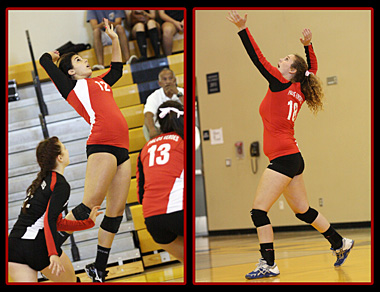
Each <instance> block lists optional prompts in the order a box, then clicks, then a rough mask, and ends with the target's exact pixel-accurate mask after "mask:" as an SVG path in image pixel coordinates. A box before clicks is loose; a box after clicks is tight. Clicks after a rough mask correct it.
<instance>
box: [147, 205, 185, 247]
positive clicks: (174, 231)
mask: <svg viewBox="0 0 380 292" xmlns="http://www.w3.org/2000/svg"><path fill="white" fill-rule="evenodd" d="M145 225H146V228H147V229H148V231H149V233H150V235H151V236H152V237H153V239H154V241H155V242H157V243H161V244H168V243H171V242H172V241H174V240H175V239H176V238H177V236H178V235H181V236H183V210H182V211H177V212H173V213H169V214H162V215H156V216H151V217H148V218H145Z"/></svg>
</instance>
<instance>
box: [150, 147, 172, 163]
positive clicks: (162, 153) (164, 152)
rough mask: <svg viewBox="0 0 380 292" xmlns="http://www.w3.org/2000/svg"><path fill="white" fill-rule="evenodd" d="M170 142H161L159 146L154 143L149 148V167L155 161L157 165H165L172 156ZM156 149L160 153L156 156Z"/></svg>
mask: <svg viewBox="0 0 380 292" xmlns="http://www.w3.org/2000/svg"><path fill="white" fill-rule="evenodd" d="M170 148H171V146H170V144H168V143H166V144H161V145H160V146H159V147H158V148H157V145H153V146H152V147H150V148H149V149H148V153H149V167H151V166H153V165H154V163H156V164H157V165H163V164H165V163H167V162H168V161H169V158H170V153H169V151H170ZM156 150H157V152H159V153H158V156H157V157H156Z"/></svg>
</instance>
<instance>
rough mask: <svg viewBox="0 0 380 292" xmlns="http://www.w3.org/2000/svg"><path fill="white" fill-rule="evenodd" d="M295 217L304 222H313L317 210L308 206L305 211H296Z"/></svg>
mask: <svg viewBox="0 0 380 292" xmlns="http://www.w3.org/2000/svg"><path fill="white" fill-rule="evenodd" d="M296 217H297V218H298V219H300V220H302V221H304V222H306V223H309V224H311V223H313V222H314V220H315V219H317V217H318V211H317V210H315V209H313V208H311V207H309V209H308V210H307V211H306V212H305V213H302V214H301V213H298V214H296Z"/></svg>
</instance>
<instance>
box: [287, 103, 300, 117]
mask: <svg viewBox="0 0 380 292" xmlns="http://www.w3.org/2000/svg"><path fill="white" fill-rule="evenodd" d="M288 106H289V114H288V120H289V121H290V119H292V121H293V122H294V121H295V120H296V117H297V111H298V103H296V102H294V104H293V100H289V101H288ZM292 113H293V114H292Z"/></svg>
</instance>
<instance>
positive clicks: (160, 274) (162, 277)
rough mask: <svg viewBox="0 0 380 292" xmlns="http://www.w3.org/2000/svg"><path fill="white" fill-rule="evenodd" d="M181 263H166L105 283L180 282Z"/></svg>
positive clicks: (181, 275)
mask: <svg viewBox="0 0 380 292" xmlns="http://www.w3.org/2000/svg"><path fill="white" fill-rule="evenodd" d="M183 281H184V277H183V265H182V264H181V263H180V262H176V263H173V264H168V265H165V266H160V267H155V268H149V269H147V270H145V271H144V272H142V273H140V274H136V275H132V276H126V277H123V278H118V279H115V280H109V281H106V283H113V282H118V283H151V282H155V283H163V282H165V283H168V282H182V283H183Z"/></svg>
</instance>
